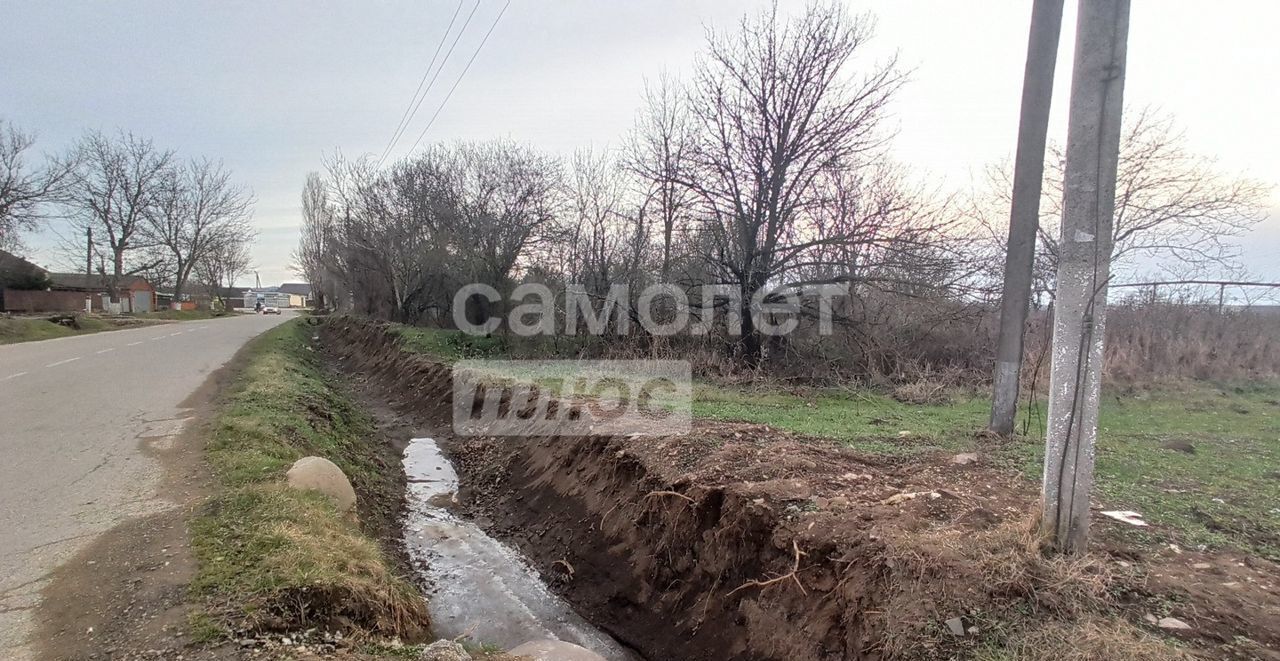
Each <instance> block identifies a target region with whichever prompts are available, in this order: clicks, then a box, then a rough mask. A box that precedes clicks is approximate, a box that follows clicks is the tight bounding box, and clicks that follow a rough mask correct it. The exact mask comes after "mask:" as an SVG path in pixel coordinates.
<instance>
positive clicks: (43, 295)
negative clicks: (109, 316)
mask: <svg viewBox="0 0 1280 661" xmlns="http://www.w3.org/2000/svg"><path fill="white" fill-rule="evenodd" d="M85 301H89V304H90V305H91V306H92V310H93V311H94V312H102V297H101V296H99V295H96V294H92V293H87V292H82V291H39V290H25V289H0V312H24V313H35V312H83V311H84V309H85Z"/></svg>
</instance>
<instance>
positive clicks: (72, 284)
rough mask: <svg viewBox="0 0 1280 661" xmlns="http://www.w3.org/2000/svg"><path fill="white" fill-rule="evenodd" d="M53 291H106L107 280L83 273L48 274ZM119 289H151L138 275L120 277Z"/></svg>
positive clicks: (149, 284)
mask: <svg viewBox="0 0 1280 661" xmlns="http://www.w3.org/2000/svg"><path fill="white" fill-rule="evenodd" d="M49 279H50V280H52V281H53V288H54V289H77V290H87V291H106V289H107V278H106V277H105V276H102V275H98V274H94V275H86V274H84V273H50V274H49ZM119 283H120V284H119V286H120V288H121V289H152V288H153V287H152V286H151V283H150V282H148V281H147V279H146V278H144V277H142V276H140V275H122V276H120V281H119Z"/></svg>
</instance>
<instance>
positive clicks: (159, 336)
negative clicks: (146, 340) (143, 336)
mask: <svg viewBox="0 0 1280 661" xmlns="http://www.w3.org/2000/svg"><path fill="white" fill-rule="evenodd" d="M165 337H168V336H166V335H157V336H155V337H153V338H151V341H152V342H155V341H156V340H163V339H164V338H165Z"/></svg>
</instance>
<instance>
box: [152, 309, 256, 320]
mask: <svg viewBox="0 0 1280 661" xmlns="http://www.w3.org/2000/svg"><path fill="white" fill-rule="evenodd" d="M233 314H236V313H235V312H215V311H213V310H156V311H155V312H143V313H139V314H135V315H133V316H135V317H137V318H139V319H164V320H167V321H197V320H200V319H215V318H218V317H228V316H231V315H233Z"/></svg>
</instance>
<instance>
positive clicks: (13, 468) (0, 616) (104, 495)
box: [0, 314, 289, 661]
mask: <svg viewBox="0 0 1280 661" xmlns="http://www.w3.org/2000/svg"><path fill="white" fill-rule="evenodd" d="M288 318H289V315H288V314H285V315H280V316H258V315H244V316H242V317H238V318H230V319H215V320H208V321H188V322H181V323H172V324H162V325H155V326H148V327H145V328H138V329H131V330H122V331H111V332H105V333H96V334H93V335H81V336H77V337H67V338H59V339H55V340H45V341H42V342H27V343H22V344H14V345H7V346H0V659H6V660H10V659H13V660H15V661H16V660H22V659H28V658H30V652H29V650H27V648H26V645H25V641H26V639H27V637H28V636H29V635H30V632H31V630H32V613H33V611H34V608H35V606H36V605H37V604H38V603H39V599H40V591H41V589H42V588H43V587H44V585H45V583H46V577H47V575H48V574H49V572H50V571H52V570H53V569H54V568H55V567H57V566H58V565H59V564H61V563H62V562H64V561H66V560H67V559H68V558H70V557H72V556H73V555H75V553H76V552H77V551H78V550H79V549H81V548H83V547H84V546H86V545H88V544H89V543H90V542H91V541H93V538H94V537H95V536H96V535H98V534H100V533H102V532H103V531H106V530H109V529H110V528H112V527H113V526H115V525H116V524H118V523H120V522H121V521H123V520H125V519H127V518H130V517H136V516H142V515H146V514H151V513H154V512H157V511H160V510H162V509H164V508H166V507H168V506H170V504H168V503H166V502H165V501H164V500H163V499H162V498H160V497H159V496H158V494H157V493H156V488H157V486H158V484H159V479H160V474H161V472H160V466H159V463H158V462H157V461H156V460H155V459H153V458H152V457H150V456H148V454H147V450H148V449H150V448H155V449H163V444H166V443H170V444H171V443H173V442H175V439H176V438H177V436H176V435H177V434H178V433H179V432H180V431H181V430H182V428H183V426H184V424H185V422H186V419H187V418H188V417H190V415H191V413H192V412H191V410H190V409H183V408H181V405H182V404H183V403H184V400H185V399H187V398H188V397H189V396H190V395H191V394H192V393H194V392H195V391H196V390H197V389H198V388H199V387H200V385H201V384H202V383H204V381H205V380H206V378H208V376H209V375H210V373H212V372H213V371H215V370H217V369H218V368H219V367H221V366H222V365H224V364H225V363H226V362H227V361H228V360H230V359H231V357H232V356H233V355H235V353H236V351H237V350H239V349H240V347H242V346H243V345H244V344H245V342H246V341H248V340H249V339H250V338H252V337H254V336H256V335H258V334H260V333H262V332H263V331H265V330H267V329H268V328H271V327H272V326H275V325H276V324H279V323H281V322H282V321H284V320H286V319H288Z"/></svg>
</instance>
